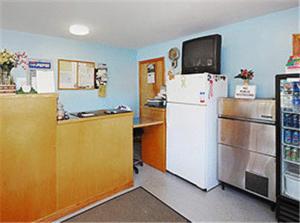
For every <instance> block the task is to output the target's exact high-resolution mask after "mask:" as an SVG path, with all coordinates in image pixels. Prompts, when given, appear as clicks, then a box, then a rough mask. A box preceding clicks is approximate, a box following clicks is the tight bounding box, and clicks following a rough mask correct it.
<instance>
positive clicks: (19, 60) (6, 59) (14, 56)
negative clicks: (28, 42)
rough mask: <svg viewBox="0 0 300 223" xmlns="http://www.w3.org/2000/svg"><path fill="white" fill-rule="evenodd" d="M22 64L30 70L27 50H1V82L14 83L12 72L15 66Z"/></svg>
mask: <svg viewBox="0 0 300 223" xmlns="http://www.w3.org/2000/svg"><path fill="white" fill-rule="evenodd" d="M18 66H21V67H22V68H23V69H24V70H28V56H27V55H26V53H25V52H17V53H11V52H9V51H8V50H6V49H4V50H2V51H1V52H0V71H1V73H0V84H4V85H9V84H13V78H12V76H11V75H10V72H11V70H12V69H13V68H15V67H18Z"/></svg>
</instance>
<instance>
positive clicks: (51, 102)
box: [0, 94, 57, 222]
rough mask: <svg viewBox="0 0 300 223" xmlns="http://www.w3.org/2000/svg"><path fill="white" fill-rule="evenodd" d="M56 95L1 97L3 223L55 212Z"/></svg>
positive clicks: (0, 217) (0, 195) (0, 204)
mask: <svg viewBox="0 0 300 223" xmlns="http://www.w3.org/2000/svg"><path fill="white" fill-rule="evenodd" d="M56 98H57V96H56V95H55V94H45V95H11V96H0V221H1V222H6V221H23V222H25V221H33V220H35V219H38V218H41V217H43V216H45V215H48V214H50V213H52V212H54V211H55V209H56V177H55V172H56V171H55V165H56V164H55V143H56V141H55V139H56Z"/></svg>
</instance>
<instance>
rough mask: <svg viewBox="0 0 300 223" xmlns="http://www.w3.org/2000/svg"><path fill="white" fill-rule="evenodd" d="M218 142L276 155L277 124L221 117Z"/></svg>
mask: <svg viewBox="0 0 300 223" xmlns="http://www.w3.org/2000/svg"><path fill="white" fill-rule="evenodd" d="M218 126H219V134H218V142H219V143H221V144H225V145H229V146H233V147H237V148H240V149H245V150H251V151H254V152H259V153H263V154H267V155H270V156H274V157H275V153H276V145H275V134H276V128H275V125H266V124H260V123H254V122H246V121H239V120H233V119H224V118H219V125H218Z"/></svg>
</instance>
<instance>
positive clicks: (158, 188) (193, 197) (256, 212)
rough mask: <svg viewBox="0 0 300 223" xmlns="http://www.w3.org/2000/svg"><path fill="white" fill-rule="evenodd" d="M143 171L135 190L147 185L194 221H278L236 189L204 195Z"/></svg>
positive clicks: (148, 169) (172, 178) (177, 181)
mask: <svg viewBox="0 0 300 223" xmlns="http://www.w3.org/2000/svg"><path fill="white" fill-rule="evenodd" d="M139 170H140V172H139V174H137V175H135V177H134V178H135V179H134V180H135V183H134V187H138V186H143V187H144V188H145V189H147V190H148V191H150V192H151V193H153V194H154V195H156V196H157V197H159V198H160V199H161V200H162V201H163V202H165V203H167V204H168V205H169V206H171V207H172V208H173V209H175V210H176V211H177V212H179V213H180V214H182V215H184V216H185V217H186V218H188V219H189V220H191V221H192V222H200V221H204V222H208V221H218V222H220V221H231V222H232V221H235V222H274V221H276V219H275V213H274V212H272V211H271V209H270V205H269V204H267V203H266V202H263V201H261V200H259V199H256V198H255V197H253V196H250V195H248V194H245V193H242V192H240V191H238V190H235V189H233V188H230V187H226V189H225V190H222V189H221V187H220V186H218V187H216V188H214V189H213V190H211V191H209V192H204V191H202V190H200V189H199V188H197V187H195V186H194V185H192V184H190V183H188V182H186V181H184V180H182V179H180V178H178V177H176V176H174V175H172V174H170V173H166V174H164V173H161V172H160V171H158V170H156V169H154V168H152V167H150V166H147V165H144V166H143V167H139ZM128 190H132V188H131V189H128ZM128 190H126V191H128ZM126 191H123V192H121V193H118V194H116V195H114V196H118V195H119V194H122V193H124V192H126ZM114 196H113V197H114ZM111 198H112V197H109V198H107V199H104V200H102V201H99V202H97V203H95V204H93V205H90V206H88V207H86V208H84V209H81V210H80V211H78V212H75V213H73V214H71V215H68V216H65V217H64V218H61V219H59V220H58V221H56V222H57V223H58V222H61V221H63V220H64V219H67V218H69V217H71V216H73V215H76V214H78V213H80V212H83V211H85V210H87V209H89V208H91V207H93V206H95V205H98V204H100V203H102V202H104V201H107V200H109V199H111Z"/></svg>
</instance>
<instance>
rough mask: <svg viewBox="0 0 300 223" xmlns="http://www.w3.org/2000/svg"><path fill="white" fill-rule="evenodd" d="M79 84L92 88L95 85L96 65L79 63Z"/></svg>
mask: <svg viewBox="0 0 300 223" xmlns="http://www.w3.org/2000/svg"><path fill="white" fill-rule="evenodd" d="M78 86H79V87H85V88H92V87H93V86H94V67H93V65H91V64H88V63H78Z"/></svg>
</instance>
